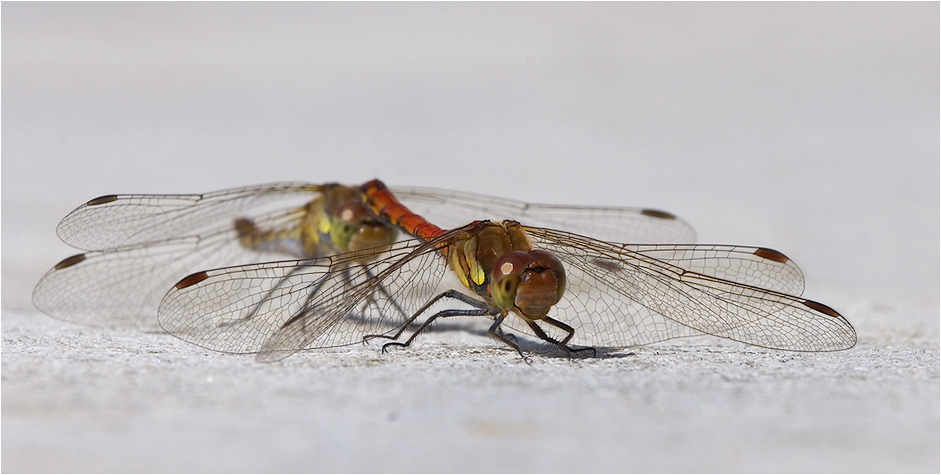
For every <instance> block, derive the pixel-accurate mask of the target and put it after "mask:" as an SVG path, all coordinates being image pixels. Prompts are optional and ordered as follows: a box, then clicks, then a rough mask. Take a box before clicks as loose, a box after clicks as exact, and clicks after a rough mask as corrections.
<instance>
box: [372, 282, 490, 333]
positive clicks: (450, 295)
mask: <svg viewBox="0 0 941 475" xmlns="http://www.w3.org/2000/svg"><path fill="white" fill-rule="evenodd" d="M443 298H452V299H455V300H460V301H461V302H464V303H466V304H468V305H470V306H472V307H474V308H476V309H483V308H488V307H486V306H485V305H484V304H483V303H482V302H480V301H478V300H475V299H474V298H473V297H468V296H467V295H464V294H462V293H460V292H458V291H456V290H454V289H451V290H448V291H446V292H442V293H440V294H438V296H436V297H435V298H433V299H431V300H429V301H428V302H427V303H426V304H425V305H422V307H421V308H420V309H418V311H417V312H415V314H414V315H412V316H411V317H409V318H408V319H406V320H405V322H404V323H403V324H402V326H401V327H399V331H397V332H396V333H395V335H392V336H389V335H365V336H363V340H368V339H371V338H387V339H389V340H398V339H399V337H400V336H402V333H404V332H405V330H406V329H407V328H408V327H409V325H411V324H412V323H414V322H415V320H417V319H418V317H419V316H421V314H423V313H425V312H426V311H428V309H429V308H431V306H432V305H434V304H435V303H436V302H437V301H439V300H441V299H443ZM487 315H489V314H487ZM423 327H424V325H423V326H422V327H419V329H420V328H423ZM419 331H420V330H419Z"/></svg>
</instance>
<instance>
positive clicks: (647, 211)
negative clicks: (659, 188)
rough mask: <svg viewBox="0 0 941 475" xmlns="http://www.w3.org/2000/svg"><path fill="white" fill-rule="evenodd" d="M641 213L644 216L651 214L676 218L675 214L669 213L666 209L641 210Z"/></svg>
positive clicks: (662, 217) (651, 215) (654, 216)
mask: <svg viewBox="0 0 941 475" xmlns="http://www.w3.org/2000/svg"><path fill="white" fill-rule="evenodd" d="M640 214H642V215H644V216H650V217H651V218H660V219H676V216H674V215H673V214H670V213H667V212H666V211H660V210H656V209H645V210H641V212H640Z"/></svg>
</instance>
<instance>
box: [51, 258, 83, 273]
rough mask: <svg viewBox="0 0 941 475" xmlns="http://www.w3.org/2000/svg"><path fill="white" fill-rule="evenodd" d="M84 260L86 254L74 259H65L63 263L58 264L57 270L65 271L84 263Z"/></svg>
mask: <svg viewBox="0 0 941 475" xmlns="http://www.w3.org/2000/svg"><path fill="white" fill-rule="evenodd" d="M84 260H85V254H76V255H74V256H72V257H66V258H65V259H62V262H60V263H58V264H56V266H55V270H62V269H65V268H66V267H72V266H74V265H75V264H78V263H79V262H82V261H84Z"/></svg>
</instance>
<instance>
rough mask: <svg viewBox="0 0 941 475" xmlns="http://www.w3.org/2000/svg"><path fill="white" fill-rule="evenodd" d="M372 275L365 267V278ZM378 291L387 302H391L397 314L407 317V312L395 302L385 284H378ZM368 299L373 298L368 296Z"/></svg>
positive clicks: (369, 277)
mask: <svg viewBox="0 0 941 475" xmlns="http://www.w3.org/2000/svg"><path fill="white" fill-rule="evenodd" d="M372 277H373V276H372V272H369V269H366V278H367V279H372ZM379 292H380V293H381V294H382V295H383V296H384V297H385V298H386V299H388V300H389V302H391V303H392V306H393V307H394V308H395V310H396V311H397V312H399V315H401V316H402V318H408V314H407V313H405V310H403V309H402V307H401V306H399V303H398V302H396V301H395V299H394V298H392V295H390V294H389V290H388V289H386V286H385V285H380V286H379ZM369 300H371V301H374V299H373V298H372V297H370V298H369ZM379 310H382V309H379Z"/></svg>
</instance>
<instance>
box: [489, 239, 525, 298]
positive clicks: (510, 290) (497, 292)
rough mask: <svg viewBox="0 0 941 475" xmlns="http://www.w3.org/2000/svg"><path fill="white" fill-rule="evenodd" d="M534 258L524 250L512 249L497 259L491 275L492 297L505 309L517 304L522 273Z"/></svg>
mask: <svg viewBox="0 0 941 475" xmlns="http://www.w3.org/2000/svg"><path fill="white" fill-rule="evenodd" d="M531 260H532V257H530V256H529V254H527V253H525V252H522V251H510V252H507V253H505V254H503V255H502V256H500V258H499V259H497V262H496V264H494V266H493V272H492V273H491V275H490V297H491V298H493V301H494V302H495V303H496V304H497V306H498V307H500V308H501V309H503V310H510V309H512V308H513V306H514V305H515V301H516V290H517V288H519V284H520V282H521V280H522V279H521V277H520V274H521V273H522V272H523V270H525V269H526V265H527V264H528V263H529V262H530V261H531Z"/></svg>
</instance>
